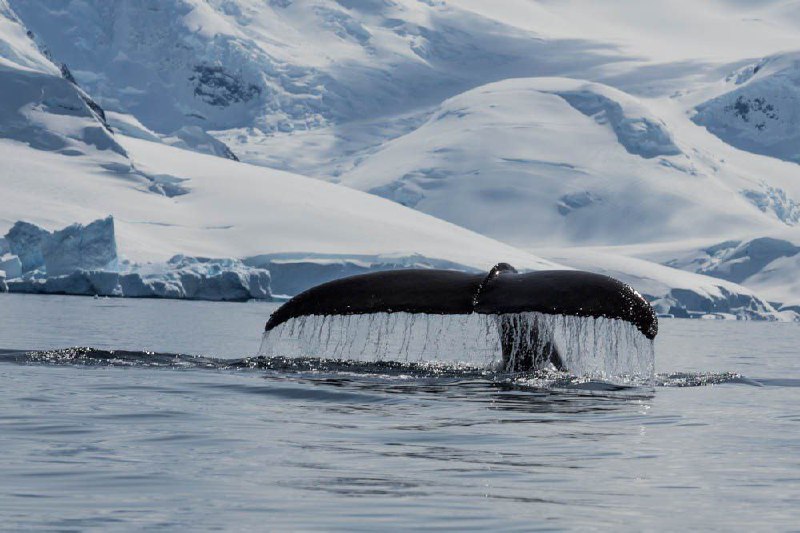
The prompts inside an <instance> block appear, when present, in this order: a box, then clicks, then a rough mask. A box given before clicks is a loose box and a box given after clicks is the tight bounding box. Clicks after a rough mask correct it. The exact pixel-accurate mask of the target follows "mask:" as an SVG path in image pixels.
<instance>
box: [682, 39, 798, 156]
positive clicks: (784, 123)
mask: <svg viewBox="0 0 800 533" xmlns="http://www.w3.org/2000/svg"><path fill="white" fill-rule="evenodd" d="M725 86H726V87H725V89H727V90H726V91H725V92H724V93H723V94H721V95H719V96H715V97H714V98H711V99H709V100H708V101H705V102H703V103H702V104H700V105H699V106H697V114H696V115H695V116H694V121H695V122H696V123H698V124H700V125H702V126H705V127H706V128H708V130H709V131H710V132H712V133H714V134H715V135H717V136H718V137H720V138H721V139H722V140H724V141H725V142H727V143H728V144H731V145H733V146H736V147H737V148H740V149H742V150H747V151H750V152H754V153H758V154H764V155H769V156H772V157H777V158H779V159H784V160H787V161H792V162H795V163H800V147H799V146H798V143H800V53H798V52H793V53H789V54H778V55H774V56H769V57H765V58H763V59H760V60H758V61H754V62H752V63H750V64H748V65H745V66H744V67H741V68H739V69H737V70H736V71H734V72H732V73H731V74H729V75H728V76H727V77H726V79H725Z"/></svg>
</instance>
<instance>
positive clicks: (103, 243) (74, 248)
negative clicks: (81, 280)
mask: <svg viewBox="0 0 800 533" xmlns="http://www.w3.org/2000/svg"><path fill="white" fill-rule="evenodd" d="M41 248H42V256H43V259H44V265H45V269H46V271H47V274H48V276H61V275H64V274H69V273H72V272H75V271H76V270H110V271H115V270H117V242H116V240H115V238H114V218H113V217H111V216H108V217H106V218H104V219H100V220H95V221H94V222H92V223H91V224H87V225H86V226H83V225H81V224H73V225H71V226H68V227H66V228H64V229H62V230H60V231H56V232H54V233H53V234H51V235H47V237H46V238H44V239H43V240H42V241H41Z"/></svg>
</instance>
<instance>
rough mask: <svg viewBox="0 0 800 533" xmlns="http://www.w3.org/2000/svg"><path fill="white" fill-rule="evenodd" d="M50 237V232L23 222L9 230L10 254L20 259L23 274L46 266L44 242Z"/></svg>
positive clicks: (7, 237)
mask: <svg viewBox="0 0 800 533" xmlns="http://www.w3.org/2000/svg"><path fill="white" fill-rule="evenodd" d="M49 235H50V232H49V231H47V230H45V229H42V228H40V227H39V226H37V225H36V224H31V223H30V222H24V221H22V220H20V221H18V222H17V223H16V224H14V225H13V226H12V227H11V229H10V230H8V233H6V237H5V240H6V242H8V248H9V250H10V252H11V253H12V254H14V255H16V256H17V257H18V258H19V260H20V263H21V266H22V271H23V272H30V271H32V270H36V269H37V268H40V267H42V266H44V256H43V255H42V241H43V240H44V239H45V238H46V237H48V236H49Z"/></svg>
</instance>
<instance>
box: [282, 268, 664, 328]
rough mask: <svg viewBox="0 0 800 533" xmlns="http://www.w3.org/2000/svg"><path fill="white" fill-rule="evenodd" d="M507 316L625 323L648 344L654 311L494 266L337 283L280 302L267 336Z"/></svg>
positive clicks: (553, 276)
mask: <svg viewBox="0 0 800 533" xmlns="http://www.w3.org/2000/svg"><path fill="white" fill-rule="evenodd" d="M397 312H406V313H429V314H471V313H481V314H510V313H523V312H538V313H544V314H561V315H573V316H584V317H595V318H599V317H605V318H614V319H620V320H625V321H627V322H630V323H631V324H633V325H635V326H636V327H637V329H638V330H639V331H641V332H642V334H643V335H645V336H646V337H647V338H648V339H655V337H656V334H658V319H657V318H656V314H655V311H653V308H652V307H650V304H649V303H647V300H645V299H644V298H643V297H642V296H641V295H640V294H639V293H637V292H636V291H635V290H633V289H632V288H631V287H630V286H628V285H626V284H625V283H622V282H621V281H619V280H616V279H614V278H611V277H609V276H604V275H601V274H594V273H591V272H583V271H579V270H544V271H538V272H527V273H521V274H520V273H517V271H516V270H514V269H513V267H511V266H510V265H508V264H506V263H500V264H498V265H497V266H495V267H494V268H493V269H492V270H491V271H490V272H489V273H488V274H469V273H465V272H457V271H453V270H422V269H408V270H390V271H384V272H373V273H369V274H361V275H358V276H351V277H348V278H342V279H339V280H335V281H330V282H328V283H323V284H322V285H318V286H316V287H313V288H311V289H309V290H307V291H305V292H303V293H301V294H299V295H297V296H295V297H294V298H292V299H291V300H289V301H288V302H286V303H285V304H283V306H281V307H280V308H279V309H278V310H277V311H275V313H273V314H272V316H271V317H270V319H269V321H268V322H267V324H266V330H267V331H269V330H271V329H273V328H275V327H277V326H278V325H280V324H282V323H283V322H286V321H287V320H289V319H292V318H296V317H300V316H304V315H356V314H368V313H397Z"/></svg>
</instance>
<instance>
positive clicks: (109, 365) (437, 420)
mask: <svg viewBox="0 0 800 533" xmlns="http://www.w3.org/2000/svg"><path fill="white" fill-rule="evenodd" d="M275 307H276V306H275V305H274V304H263V303H249V304H222V303H207V302H176V301H157V300H113V299H111V300H109V299H91V298H79V297H55V296H48V297H45V296H42V297H39V296H30V295H0V450H2V452H1V453H0V529H2V530H9V531H19V530H58V531H85V530H98V531H115V530H142V529H145V530H181V531H187V530H193V531H195V530H198V531H200V530H226V531H236V530H270V529H272V530H308V529H324V530H376V529H390V530H420V529H423V530H431V529H449V530H459V531H462V530H467V529H483V530H486V529H491V530H520V531H533V530H548V531H553V530H565V529H567V530H575V529H578V530H592V529H611V528H614V529H621V530H641V529H647V530H654V529H658V530H679V529H684V528H692V529H704V530H719V531H723V530H724V531H729V530H732V529H736V530H765V531H766V530H769V531H775V530H778V531H781V530H783V531H790V530H795V531H796V530H798V528H800V326H798V325H797V324H778V323H754V322H716V321H699V320H698V321H688V320H664V321H662V324H661V332H660V334H659V336H658V338H657V341H656V372H657V380H656V382H657V384H656V385H655V386H653V387H638V388H626V389H618V388H614V387H608V388H605V389H604V388H602V387H596V386H595V387H581V386H575V385H570V384H563V386H560V385H559V384H555V385H554V386H550V387H544V388H543V387H540V386H537V382H535V381H533V382H530V381H525V380H520V379H516V378H509V377H508V376H503V375H500V374H496V373H491V372H487V373H482V372H478V371H468V370H463V369H451V370H446V371H442V369H424V368H416V367H408V366H400V367H397V366H391V365H384V366H372V367H370V366H369V365H366V366H365V365H350V366H348V365H339V366H337V365H323V364H320V365H315V364H314V363H313V362H309V361H301V362H300V363H295V362H293V361H291V360H285V361H282V362H281V361H276V360H273V359H264V358H261V359H254V358H250V357H251V356H254V355H256V352H257V351H258V349H259V343H260V341H261V330H262V328H263V325H264V322H265V321H266V319H267V317H268V316H269V314H270V312H271V311H272V310H274V309H275ZM70 346H92V347H95V348H96V350H56V349H60V348H66V347H70ZM54 350H55V351H54ZM111 350H113V353H112V352H111ZM30 351H38V352H37V353H28V352H30ZM144 352H147V353H144ZM151 352H155V353H151ZM164 354H189V355H199V356H202V357H201V358H194V357H187V356H175V355H164Z"/></svg>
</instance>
